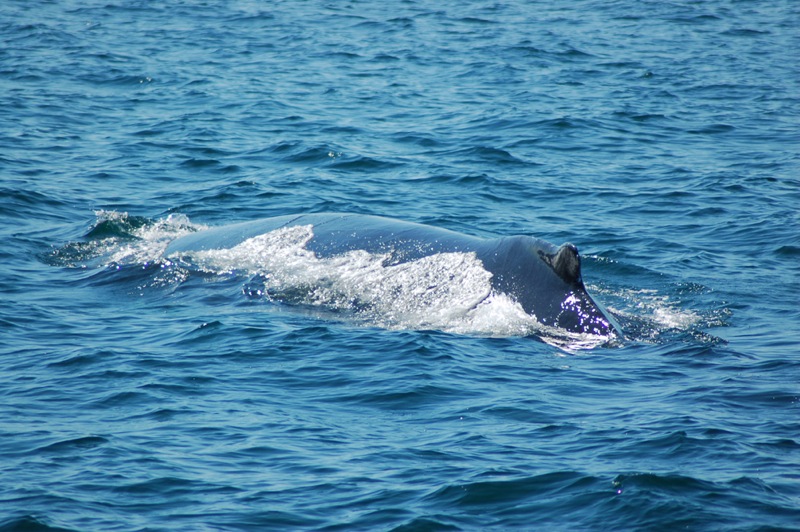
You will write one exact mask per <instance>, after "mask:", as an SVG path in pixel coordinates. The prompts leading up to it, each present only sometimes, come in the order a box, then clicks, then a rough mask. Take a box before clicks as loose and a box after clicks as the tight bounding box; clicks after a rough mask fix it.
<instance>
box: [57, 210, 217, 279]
mask: <svg viewBox="0 0 800 532" xmlns="http://www.w3.org/2000/svg"><path fill="white" fill-rule="evenodd" d="M95 216H96V220H95V223H94V224H93V225H92V226H91V227H90V228H89V230H88V232H87V233H86V234H85V235H84V238H83V240H80V241H76V242H69V243H67V244H65V245H64V246H61V247H60V248H57V249H54V250H52V251H51V252H49V253H47V254H46V255H44V256H43V257H42V258H43V260H44V261H45V262H46V263H48V264H51V265H53V266H61V267H66V268H92V267H95V268H97V267H117V266H123V265H128V264H145V265H146V264H150V263H152V262H155V261H158V260H159V259H160V258H161V255H162V254H163V253H164V250H165V249H166V247H167V244H169V243H170V242H171V241H173V240H174V239H176V238H178V237H180V236H183V235H185V234H188V233H192V232H194V231H199V230H201V229H205V228H206V226H204V225H200V224H195V223H192V222H190V221H189V218H188V217H187V216H185V215H183V214H170V215H169V216H167V217H166V218H163V219H159V220H151V219H149V218H144V217H140V216H131V215H129V214H128V213H127V212H119V211H105V210H100V211H95Z"/></svg>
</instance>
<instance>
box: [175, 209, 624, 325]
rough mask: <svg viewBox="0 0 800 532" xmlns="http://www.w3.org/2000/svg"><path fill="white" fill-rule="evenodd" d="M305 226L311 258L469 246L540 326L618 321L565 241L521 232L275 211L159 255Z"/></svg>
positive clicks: (403, 257) (392, 259) (396, 259)
mask: <svg viewBox="0 0 800 532" xmlns="http://www.w3.org/2000/svg"><path fill="white" fill-rule="evenodd" d="M294 226H312V227H313V229H312V231H313V237H312V238H311V240H309V241H308V243H307V244H306V249H308V250H309V251H311V252H313V253H314V254H315V255H316V256H317V257H319V258H325V257H333V256H337V255H342V254H344V253H348V252H351V251H355V250H363V251H366V252H367V253H381V254H386V255H388V258H387V259H386V263H387V264H386V265H387V266H391V265H396V264H402V263H405V262H410V261H414V260H417V259H421V258H423V257H428V256H431V255H436V254H438V253H453V252H456V253H458V252H460V253H475V255H476V256H477V258H478V259H479V260H480V261H481V262H482V263H483V267H484V268H485V269H486V270H487V271H488V272H490V273H491V285H492V289H493V290H494V291H495V292H497V293H502V294H506V295H507V296H509V297H511V298H512V299H514V300H515V301H517V302H518V303H519V304H520V305H521V306H522V308H523V309H524V310H525V312H526V313H528V314H530V315H533V316H535V318H536V320H537V321H538V322H540V323H542V324H544V325H546V326H550V327H557V328H559V329H564V330H566V331H569V332H572V333H581V334H593V335H603V336H609V335H615V334H620V332H621V331H620V329H619V325H617V323H616V322H615V321H614V319H613V318H612V317H611V315H610V314H608V313H607V312H606V311H604V310H603V309H602V308H601V307H600V305H598V304H597V303H596V302H595V301H594V300H593V299H592V298H591V296H590V295H589V294H588V293H587V292H586V287H585V286H584V284H583V280H582V278H581V263H580V256H579V254H578V250H577V248H575V246H573V245H572V244H564V245H562V246H561V247H556V246H554V245H553V244H550V243H549V242H545V241H543V240H539V239H536V238H532V237H529V236H511V237H503V238H496V239H484V238H479V237H474V236H469V235H464V234H461V233H456V232H454V231H450V230H447V229H441V228H438V227H432V226H427V225H422V224H416V223H409V222H403V221H399V220H394V219H390V218H382V217H379V216H367V215H360V214H328V213H326V214H303V215H295V216H279V217H276V218H266V219H262V220H256V221H252V222H245V223H239V224H234V225H228V226H223V227H217V228H212V229H207V230H204V231H199V232H197V233H192V234H189V235H186V236H183V237H181V238H178V239H176V240H175V241H173V242H171V243H170V244H169V246H168V247H167V249H166V251H165V252H164V255H165V256H166V257H170V256H173V255H180V254H190V253H192V252H196V251H205V250H215V249H229V248H233V247H235V246H237V245H239V244H241V243H242V242H244V241H246V240H248V239H250V238H254V237H257V236H259V235H262V234H265V233H269V232H271V231H274V230H277V229H281V228H287V227H294Z"/></svg>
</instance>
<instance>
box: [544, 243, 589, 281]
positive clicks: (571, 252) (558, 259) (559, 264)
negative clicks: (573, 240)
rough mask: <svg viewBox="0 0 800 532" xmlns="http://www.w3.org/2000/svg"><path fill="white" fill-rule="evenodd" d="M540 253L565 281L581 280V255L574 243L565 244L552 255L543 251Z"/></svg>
mask: <svg viewBox="0 0 800 532" xmlns="http://www.w3.org/2000/svg"><path fill="white" fill-rule="evenodd" d="M539 254H540V255H541V257H542V259H543V260H544V261H545V262H547V263H548V264H549V265H550V266H551V267H552V268H553V270H554V271H555V272H556V274H557V275H558V276H559V277H561V279H562V280H563V281H564V282H565V283H570V284H572V283H580V282H581V256H580V255H579V254H578V248H576V247H575V246H574V245H573V244H563V245H562V246H561V247H560V248H558V250H557V251H556V252H555V253H554V254H552V255H548V254H546V253H543V252H541V251H540V252H539Z"/></svg>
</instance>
